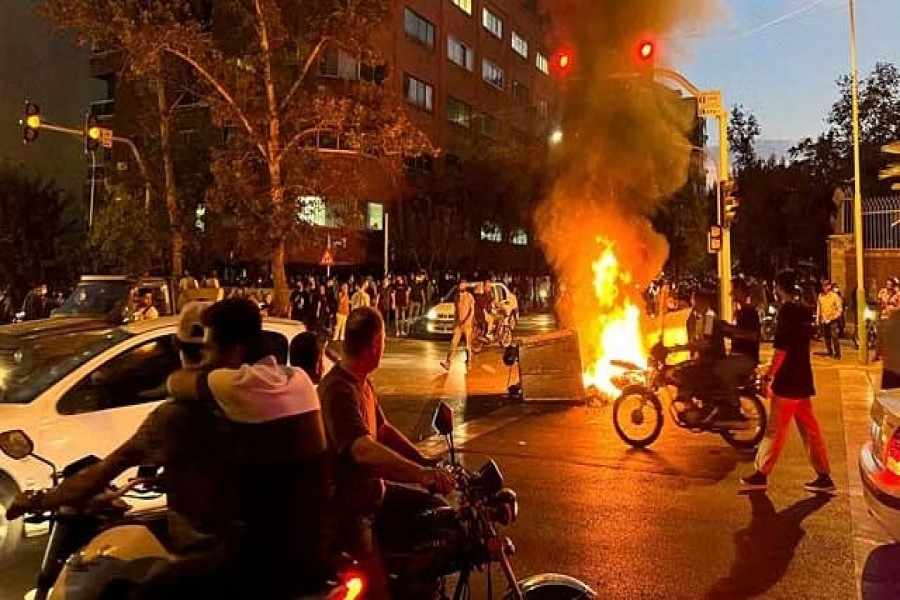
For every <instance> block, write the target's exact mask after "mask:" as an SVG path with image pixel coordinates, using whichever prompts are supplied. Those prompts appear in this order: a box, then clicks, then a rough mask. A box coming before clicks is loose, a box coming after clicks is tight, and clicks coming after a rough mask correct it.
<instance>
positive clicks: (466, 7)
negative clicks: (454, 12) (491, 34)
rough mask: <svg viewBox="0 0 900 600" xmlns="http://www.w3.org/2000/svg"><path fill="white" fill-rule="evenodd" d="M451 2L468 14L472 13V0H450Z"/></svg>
mask: <svg viewBox="0 0 900 600" xmlns="http://www.w3.org/2000/svg"><path fill="white" fill-rule="evenodd" d="M450 4H452V5H453V6H456V7H457V8H459V10H461V11H463V12H464V13H466V14H467V15H471V14H472V0H450Z"/></svg>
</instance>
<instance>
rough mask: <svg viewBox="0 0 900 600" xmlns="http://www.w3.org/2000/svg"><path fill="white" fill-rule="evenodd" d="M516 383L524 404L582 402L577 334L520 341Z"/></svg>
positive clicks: (562, 332)
mask: <svg viewBox="0 0 900 600" xmlns="http://www.w3.org/2000/svg"><path fill="white" fill-rule="evenodd" d="M519 384H520V385H521V387H522V396H523V399H524V401H525V402H573V403H584V402H585V399H586V395H585V392H584V382H583V379H582V368H581V352H580V350H579V348H578V334H577V333H576V332H575V331H572V330H564V331H554V332H551V333H542V334H540V335H534V336H530V337H527V338H523V339H522V340H521V341H520V342H519Z"/></svg>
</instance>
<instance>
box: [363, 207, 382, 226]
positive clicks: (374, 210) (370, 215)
mask: <svg viewBox="0 0 900 600" xmlns="http://www.w3.org/2000/svg"><path fill="white" fill-rule="evenodd" d="M366 227H368V228H369V230H371V231H381V230H382V229H384V204H381V203H379V202H368V203H366Z"/></svg>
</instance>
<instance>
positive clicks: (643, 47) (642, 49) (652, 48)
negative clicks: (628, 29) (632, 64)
mask: <svg viewBox="0 0 900 600" xmlns="http://www.w3.org/2000/svg"><path fill="white" fill-rule="evenodd" d="M637 51H638V58H639V59H640V60H641V61H643V62H650V61H651V60H653V55H654V54H656V44H654V43H653V42H652V41H651V40H641V42H640V43H639V44H638V47H637Z"/></svg>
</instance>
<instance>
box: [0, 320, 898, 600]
mask: <svg viewBox="0 0 900 600" xmlns="http://www.w3.org/2000/svg"><path fill="white" fill-rule="evenodd" d="M549 326H550V321H549V320H548V318H547V317H545V316H536V317H529V318H527V319H524V320H523V323H522V327H521V329H520V330H519V334H520V335H528V334H532V333H536V332H539V331H542V330H546V329H548V328H549ZM446 345H447V342H445V341H442V340H414V339H410V340H406V339H403V340H394V339H392V340H389V342H388V347H387V353H386V356H385V359H384V362H383V366H382V368H381V370H380V371H379V372H378V374H377V377H376V378H375V383H376V387H377V388H378V389H379V391H380V393H381V395H382V402H383V404H384V408H385V411H386V412H387V414H388V417H389V418H390V419H392V420H393V421H394V422H395V423H396V424H398V425H399V426H400V427H401V428H402V429H403V430H404V431H406V432H407V433H408V434H409V435H410V436H412V437H413V438H414V439H416V440H422V439H423V438H426V437H427V436H428V435H430V433H431V431H430V420H431V416H432V411H433V408H434V406H435V405H436V403H437V402H438V401H439V400H444V401H447V402H448V403H450V404H451V405H452V406H453V407H454V409H455V411H456V417H457V423H458V424H460V425H461V426H459V427H458V429H457V442H458V444H459V446H460V451H461V454H462V458H463V460H464V461H465V463H466V464H468V465H469V466H473V467H477V466H479V465H480V464H481V463H482V462H483V461H484V460H486V459H487V458H488V457H490V458H493V459H495V460H496V461H497V462H498V464H499V465H500V467H501V468H502V470H503V472H504V474H505V476H506V480H507V485H508V486H509V487H512V488H513V489H515V490H516V492H517V493H518V494H519V503H520V513H519V521H518V522H517V523H516V524H515V525H514V526H512V527H510V528H509V530H508V533H509V535H510V537H511V538H512V539H513V541H514V543H515V545H516V548H517V551H518V552H517V555H516V557H515V560H514V566H515V567H516V569H517V574H518V575H519V576H520V577H524V576H527V575H530V574H535V573H539V572H546V571H552V572H561V573H566V574H570V575H573V576H575V577H578V578H580V579H583V580H585V581H586V582H588V583H589V584H590V585H592V586H593V587H594V588H595V589H597V590H598V591H600V593H601V597H603V598H623V599H625V598H628V599H631V598H749V597H765V598H791V599H795V598H830V599H844V598H848V599H849V598H854V597H856V596H857V584H858V581H859V579H860V575H859V573H860V570H861V569H862V565H863V563H864V561H865V559H866V555H867V553H868V552H869V550H871V549H872V548H873V547H874V545H875V543H876V542H878V541H880V538H881V536H882V535H883V534H881V532H880V530H879V529H878V528H877V526H875V525H874V524H873V523H872V522H871V520H870V519H869V517H868V516H867V515H866V513H865V511H864V510H863V509H861V508H860V504H859V502H860V500H861V498H860V496H859V490H858V487H856V486H855V484H854V483H853V476H854V473H855V469H856V466H855V461H856V451H857V448H858V447H859V443H861V441H862V438H859V439H854V438H853V436H854V435H862V434H860V433H859V432H860V431H862V430H864V429H865V425H866V419H867V415H866V414H865V411H864V410H859V405H858V403H859V402H860V401H862V402H863V403H865V395H866V394H867V393H870V392H871V390H870V389H869V388H868V384H867V383H866V382H868V381H869V379H868V378H867V373H868V374H871V375H872V376H877V370H875V369H870V370H869V371H868V372H864V371H863V370H861V369H859V368H857V367H856V366H855V364H854V362H853V360H854V358H855V357H852V356H850V354H851V353H850V352H848V353H847V354H848V356H847V357H845V358H844V359H843V361H842V362H841V363H836V362H835V361H833V360H831V359H828V358H825V357H819V356H816V357H814V368H815V371H816V383H817V387H818V390H819V396H818V397H817V398H816V400H815V402H816V409H817V412H818V415H819V417H820V419H821V421H822V426H823V429H824V432H825V435H826V439H827V442H828V449H829V452H830V455H831V460H832V463H833V468H834V474H835V480H836V482H837V484H838V486H839V488H840V493H839V494H838V495H837V496H836V497H833V498H829V497H816V496H812V495H810V494H808V493H806V492H805V491H804V490H803V488H802V483H803V482H804V481H806V480H808V479H810V478H811V475H812V472H811V470H810V468H809V467H808V466H807V464H806V461H805V458H804V455H803V448H802V445H801V443H800V441H799V439H798V436H796V435H793V436H792V438H791V440H790V442H789V444H788V446H787V448H786V451H785V453H784V455H783V458H782V460H781V462H780V464H779V465H778V467H777V468H776V471H775V472H774V474H773V475H772V477H771V480H770V489H769V492H768V494H760V493H756V494H751V495H741V494H738V493H737V489H738V477H739V475H740V474H741V473H744V472H746V471H748V470H750V469H752V455H749V454H740V453H737V452H736V451H734V450H732V449H731V448H730V447H728V446H727V445H726V444H725V443H724V442H723V441H722V440H721V439H720V438H718V437H715V436H712V435H709V434H700V435H693V434H690V433H688V432H686V431H683V430H680V429H678V428H677V427H675V426H674V425H672V423H671V422H667V423H666V426H665V427H664V429H663V434H662V436H661V437H660V439H659V440H658V441H657V442H656V443H655V444H654V445H653V446H652V448H651V449H650V450H648V451H637V450H632V449H629V448H628V447H627V446H626V445H625V444H623V443H622V442H621V441H620V440H619V439H618V438H617V437H616V435H615V432H614V430H613V428H612V422H611V407H610V406H589V407H585V406H565V405H559V404H553V405H540V404H537V403H527V402H526V403H524V404H523V403H518V402H511V401H509V400H508V399H506V398H505V397H504V393H503V392H504V390H505V389H506V377H507V371H506V368H505V367H504V366H503V365H502V363H501V361H500V353H499V351H497V350H489V351H486V352H485V353H484V354H482V355H480V356H479V357H478V358H477V360H476V361H475V365H474V367H473V368H472V369H471V370H470V372H469V373H468V374H466V373H465V372H464V370H463V367H462V362H461V361H459V362H458V363H456V364H454V366H453V368H452V369H451V371H450V372H449V373H447V372H445V371H444V370H443V369H442V368H441V367H440V365H439V364H438V362H439V360H440V359H441V358H443V356H444V353H445V352H446ZM526 393H527V390H526ZM848 418H849V420H848ZM845 422H846V424H847V426H846V427H845V426H844V424H845ZM463 424H464V425H463ZM854 432H855V433H854ZM423 445H424V447H425V448H426V449H428V450H429V451H434V450H436V449H437V450H440V449H442V448H443V446H442V445H441V443H440V442H439V441H438V440H435V439H434V438H431V439H428V440H425V441H424V442H423ZM41 546H42V540H32V541H30V542H29V544H28V546H27V549H26V552H24V553H22V556H21V558H20V560H19V561H18V562H17V564H16V565H15V566H14V567H13V568H12V569H8V570H6V571H5V572H3V571H0V598H4V599H5V598H15V597H21V594H22V593H23V592H24V591H25V590H27V589H28V588H29V587H31V585H32V580H33V577H34V574H35V571H36V567H37V563H38V561H39V559H40V550H41ZM497 577H499V573H495V582H496V580H497Z"/></svg>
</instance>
